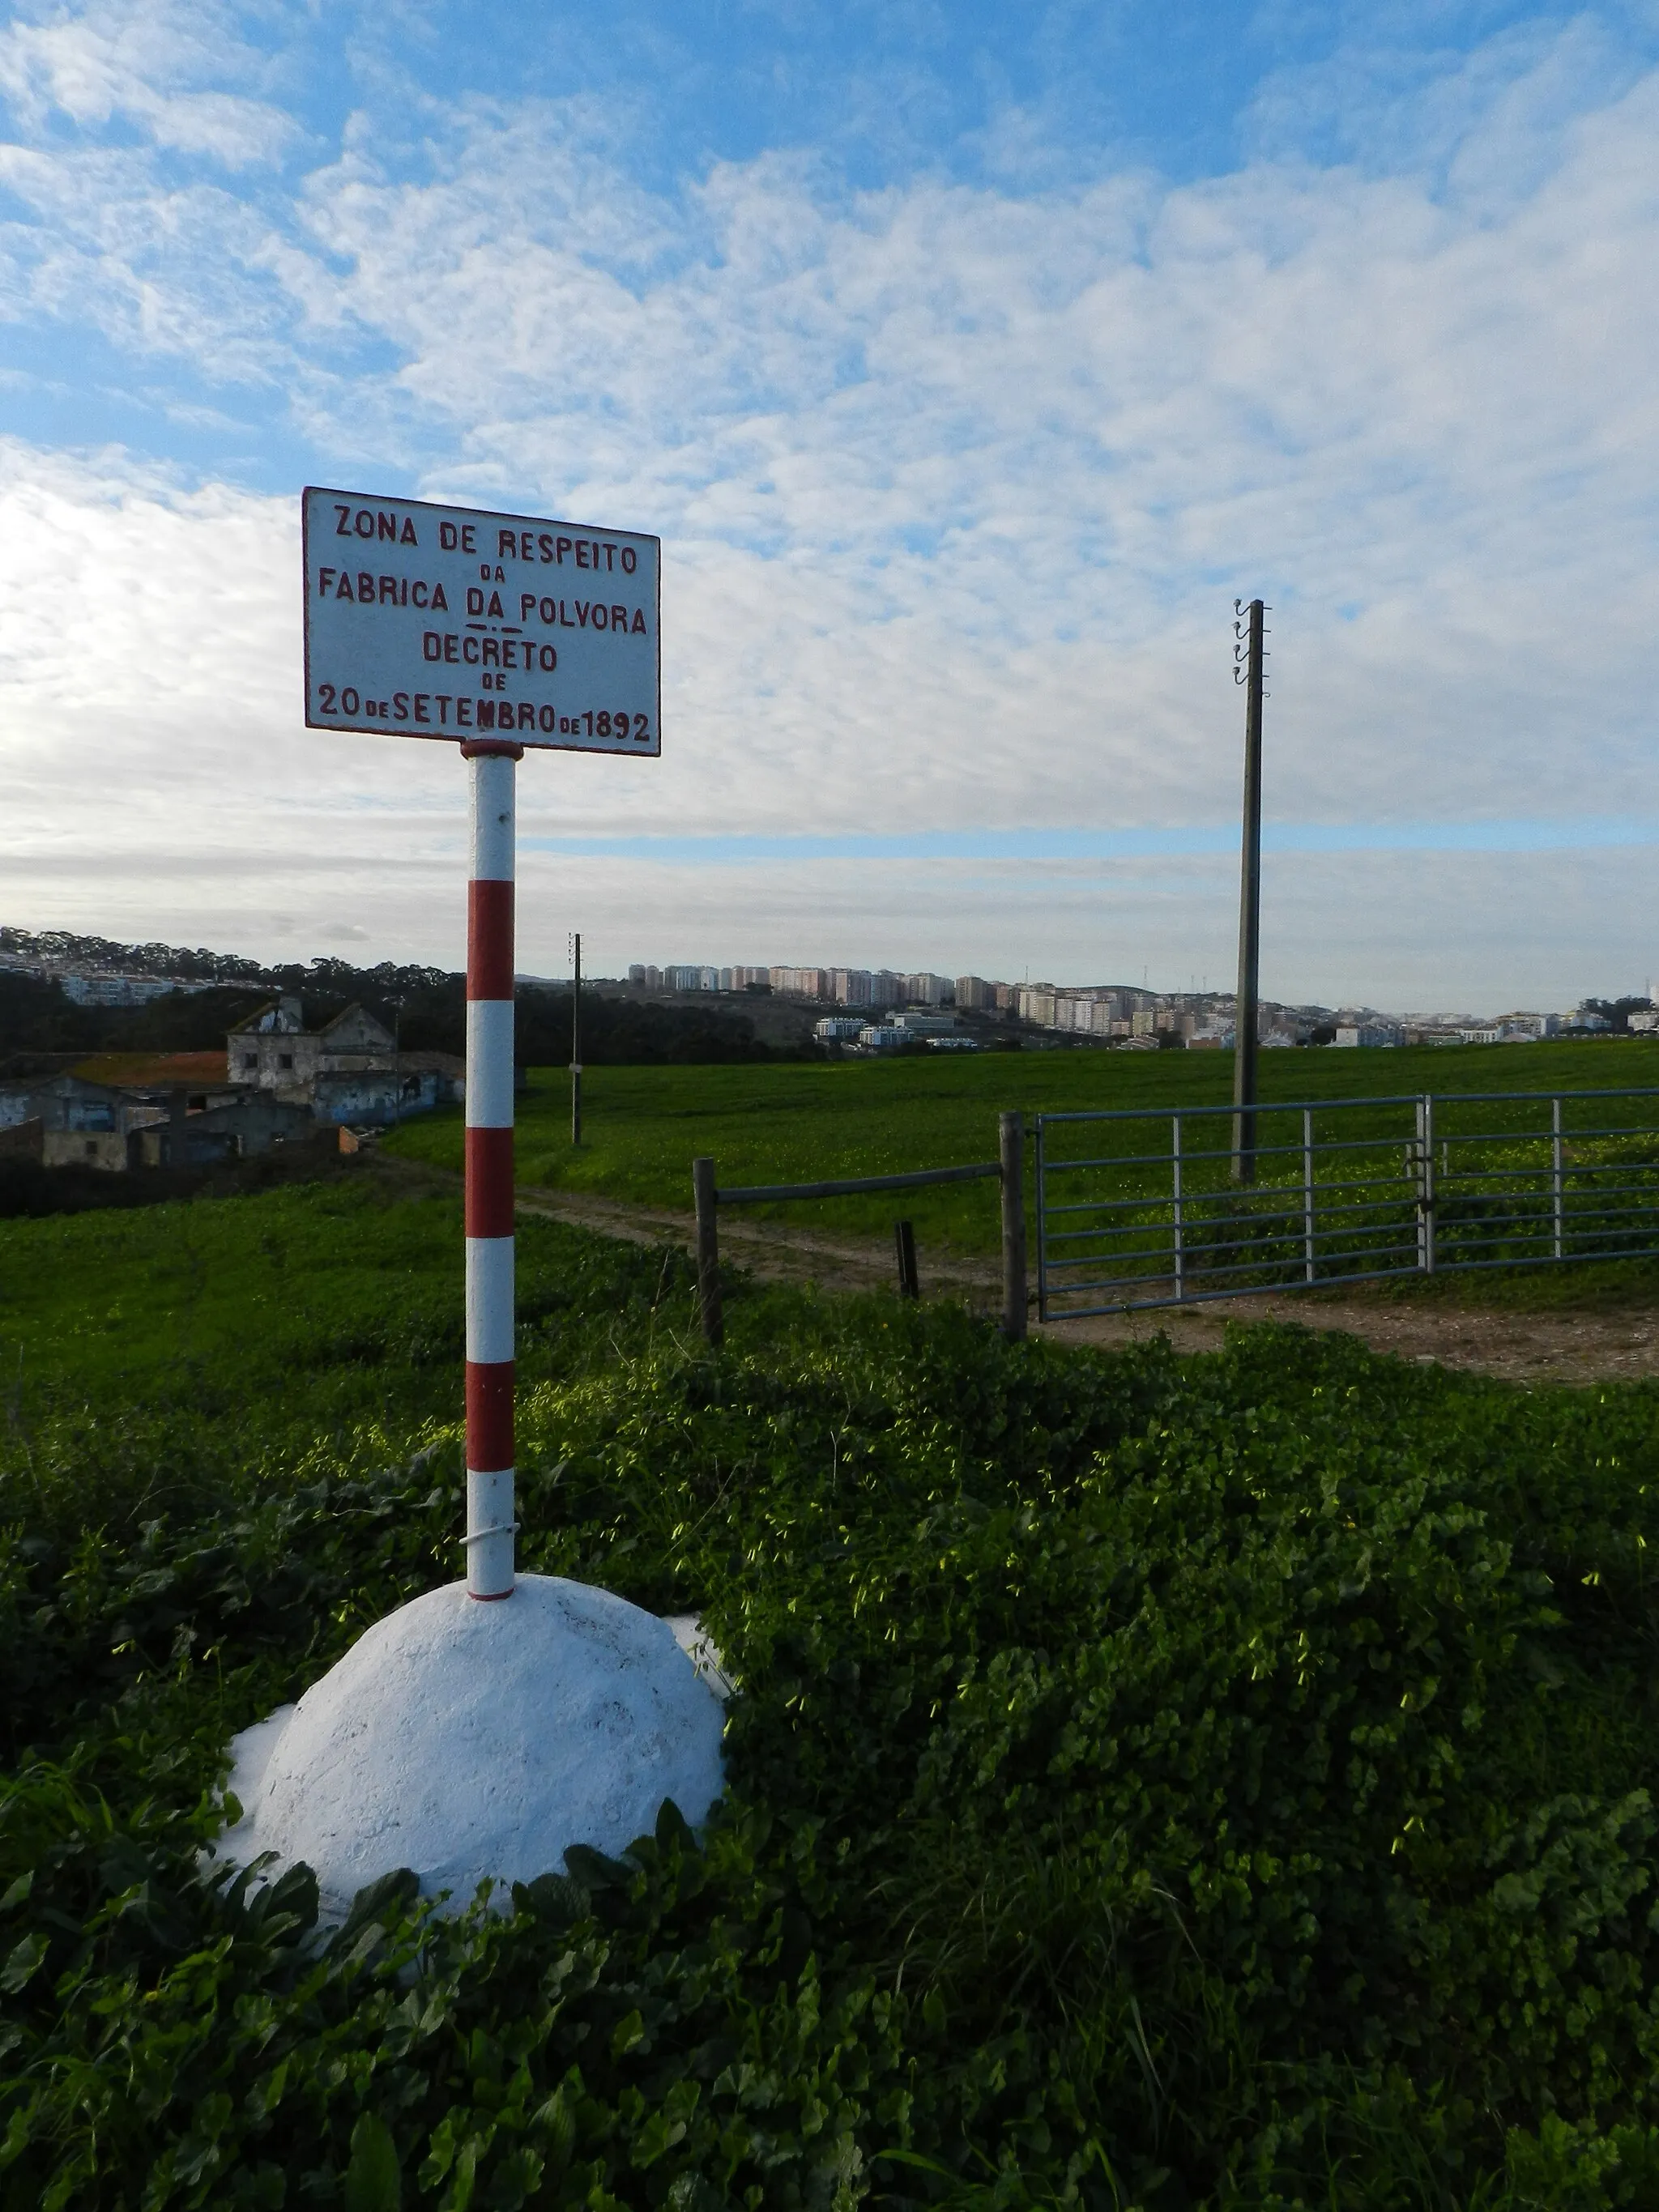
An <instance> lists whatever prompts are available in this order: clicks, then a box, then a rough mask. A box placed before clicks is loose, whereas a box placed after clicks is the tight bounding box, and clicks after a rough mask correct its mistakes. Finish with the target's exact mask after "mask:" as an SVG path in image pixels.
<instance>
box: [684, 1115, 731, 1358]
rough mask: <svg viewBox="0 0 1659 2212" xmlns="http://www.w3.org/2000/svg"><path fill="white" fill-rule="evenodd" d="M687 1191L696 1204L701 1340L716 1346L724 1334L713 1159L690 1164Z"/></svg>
mask: <svg viewBox="0 0 1659 2212" xmlns="http://www.w3.org/2000/svg"><path fill="white" fill-rule="evenodd" d="M691 1191H692V1195H693V1196H694V1198H695V1199H696V1205H697V1304H698V1307H699V1309H700V1310H701V1312H702V1334H703V1341H704V1343H705V1344H719V1343H720V1341H721V1340H722V1339H723V1338H724V1336H725V1334H726V1317H725V1316H724V1315H723V1314H722V1313H721V1311H720V1222H719V1219H718V1206H719V1194H718V1186H717V1185H716V1183H715V1181H714V1162H713V1160H711V1159H698V1160H693V1161H692V1163H691Z"/></svg>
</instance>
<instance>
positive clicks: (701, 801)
mask: <svg viewBox="0 0 1659 2212" xmlns="http://www.w3.org/2000/svg"><path fill="white" fill-rule="evenodd" d="M1656 49H1659V9H1655V8H1653V7H1646V8H1613V7H1602V8H1598V9H1585V10H1579V11H1577V12H1572V13H1567V12H1561V13H1555V14H1544V13H1540V12H1536V11H1525V10H1522V9H1516V8H1512V7H1496V6H1468V7H1456V6H1443V7H1426V6H1423V7H1412V6H1407V7H1396V8H1388V7H1383V8H1369V9H1358V8H1344V7H1322V8H1320V9H1310V8H1307V7H1295V6H1290V5H1285V6H1276V7H1267V8H1263V9H1255V10H1250V9H1242V10H1239V11H1236V12H1231V13H1227V12H1225V11H1219V10H1210V9H1197V8H1188V7H1181V6H1169V5H1165V6H1163V7H1152V6H1118V7H1110V6H1097V5H1083V4H1079V5H1072V6H1055V7H1038V6H1032V7H1027V8H1017V7H1008V6H1003V7H998V8H993V7H989V6H981V5H963V4H953V5H951V6H948V7H947V6H943V5H940V6H923V5H916V6H907V5H874V4H872V5H866V6H852V5H848V6H829V5H811V4H805V3H804V0H803V4H792V3H791V0H781V4H776V5H771V6H764V5H747V6H739V5H716V4H704V5H677V6H672V7H670V6H659V5H653V4H647V3H646V0H632V4H622V5H611V6H608V7H606V8H605V9H599V8H597V7H591V6H590V7H537V6H528V5H517V6H507V5H501V6H492V5H471V6H467V7H465V8H462V7H445V6H432V5H429V6H411V5H396V4H394V5H391V6H379V7H375V8H372V9H370V8H361V9H360V8H355V7H351V6H341V5H331V6H330V7H328V8H326V9H324V8H321V7H310V8H307V7H299V6H285V5H283V4H280V0H276V4H264V5H259V6H253V7H247V8H238V7H234V6H228V5H223V6H222V5H205V4H197V0H155V4H150V5H145V6H134V5H119V4H103V5H91V6H40V5H33V6H31V5H25V6H21V7H18V8H15V9H13V10H12V11H11V12H10V14H9V16H8V18H7V19H6V21H5V23H4V24H3V26H0V140H3V143H0V440H3V441H4V447H5V450H4V455H3V458H4V461H5V467H4V470H3V471H0V507H3V512H0V610H3V612H4V619H3V621H0V697H3V702H4V703H3V713H0V748H3V749H4V750H5V753H6V770H7V781H8V791H9V800H8V806H7V808H6V809H5V810H4V818H3V822H0V856H3V861H4V865H5V868H6V872H7V876H8V878H9V881H8V889H7V894H6V897H5V899H4V901H3V902H0V904H3V913H4V916H5V918H6V919H9V920H14V921H20V922H24V923H33V924H34V925H36V926H46V925H58V926H64V927H85V928H89V929H99V930H106V931H109V932H111V933H131V934H134V935H140V936H144V937H150V936H156V935H166V936H173V937H177V938H186V939H191V940H192V941H208V942H216V943H222V944H225V945H236V946H239V947H244V948H246V949H251V950H268V951H283V952H288V953H293V952H310V951H349V950H351V949H353V948H356V949H358V950H360V951H361V952H362V957H379V956H380V955H381V954H386V953H392V954H410V955H419V956H421V957H433V958H440V959H445V960H453V959H454V958H455V957H457V955H458V949H459V896H458V892H457V888H456V884H455V881H454V878H455V876H456V872H457V866H458V855H459V832H460V802H461V799H462V795H463V794H462V786H461V780H460V773H459V763H456V762H455V760H454V759H453V756H451V755H450V754H448V753H447V750H443V749H441V748H437V747H422V746H418V745H416V744H407V743H399V742H398V741H394V740H391V739H382V738H356V739H352V740H345V739H340V738H325V737H323V736H320V735H319V733H316V732H305V731H304V730H303V728H302V727H301V703H300V695H299V682H298V655H299V615H300V592H299V576H298V549H297V506H298V502H297V493H298V490H299V488H300V486H301V484H302V483H305V482H307V481H314V482H325V483H345V484H349V485H350V486H353V487H360V488H362V489H380V490H385V491H405V492H410V493H413V494H418V495H422V496H427V497H437V498H454V499H460V500H468V501H477V502H478V503H480V504H488V505H490V506H495V507H513V508H519V509H522V510H523V511H526V512H531V513H557V514H562V515H569V516H572V517H574V518H577V519H581V520H595V521H603V522H605V523H606V524H608V525H611V526H617V527H632V528H639V529H646V530H652V531H655V532H659V533H660V534H661V536H662V537H663V538H664V542H665V586H664V592H665V600H664V617H665V751H664V758H663V760H662V762H661V763H659V764H658V765H657V766H656V767H654V768H653V769H651V770H650V771H649V772H648V774H642V773H641V764H635V763H628V764H627V765H626V770H624V768H623V764H620V763H615V764H611V763H596V762H592V761H587V760H574V759H570V758H563V757H549V758H544V759H540V760H534V759H532V761H531V762H530V763H527V764H526V769H524V771H523V772H522V778H521V781H522V787H523V788H522V794H521V806H522V811H523V820H524V827H525V831H526V854H525V870H526V872H525V896H524V899H523V902H522V903H523V911H524V915H525V922H524V930H525V945H524V951H525V964H526V965H527V966H532V967H539V968H543V969H556V967H557V966H558V964H559V958H560V956H561V953H562V946H563V945H564V942H565V937H566V933H567V931H568V928H570V927H583V928H584V929H585V931H586V933H587V935H588V937H589V939H590V941H591V942H592V945H593V946H594V947H595V949H596V951H597V952H598V956H599V962H600V964H601V965H602V966H607V965H608V966H611V967H619V966H620V965H622V964H623V963H625V962H626V961H627V960H629V959H630V958H654V959H659V960H665V959H669V958H681V957H684V958H688V959H690V958H709V959H726V960H730V959H740V960H750V959H778V960H789V961H795V960H820V959H821V960H825V961H829V960H848V961H859V962H877V961H880V962H887V963H892V964H896V965H915V964H922V963H926V964H929V965H933V966H936V967H942V968H945V969H966V968H972V969H976V970H978V971H980V972H985V973H994V974H1018V973H1024V971H1025V970H1026V969H1028V968H1029V969H1030V970H1031V972H1033V973H1042V974H1048V975H1054V977H1055V978H1056V980H1060V981H1086V980H1109V979H1111V978H1113V977H1119V976H1128V975H1133V974H1138V973H1139V971H1141V970H1142V969H1150V970H1152V971H1153V972H1154V973H1161V974H1164V975H1167V976H1168V977H1169V979H1170V981H1171V982H1172V983H1174V982H1176V981H1182V980H1184V979H1186V978H1187V977H1188V975H1191V974H1192V973H1194V972H1207V973H1209V974H1211V975H1221V974H1225V971H1226V969H1227V968H1228V966H1229V964H1230V963H1231V941H1232V929H1233V922H1234V912H1235V904H1236V879H1235V872H1234V861H1233V856H1232V852H1231V842H1230V841H1231V823H1232V822H1233V820H1234V819H1235V817H1236V811H1237V781H1238V753H1239V739H1240V730H1239V711H1238V697H1237V694H1236V693H1235V692H1234V690H1233V689H1232V685H1231V674H1230V671H1229V666H1228V663H1229V659H1230V653H1231V605H1232V599H1233V597H1234V596H1235V594H1236V593H1244V594H1247V595H1248V594H1249V593H1250V592H1256V591H1260V592H1262V593H1263V594H1264V595H1265V596H1266V597H1267V599H1269V601H1270V602H1271V604H1272V605H1273V615H1272V617H1270V622H1271V625H1272V629H1273V638H1272V644H1273V655H1274V658H1273V664H1272V665H1273V686H1272V693H1273V696H1272V698H1271V700H1270V702H1269V706H1268V710H1267V737H1268V766H1267V811H1268V816H1269V822H1270V831H1269V837H1268V852H1269V860H1268V866H1267V911H1266V920H1265V927H1264V963H1265V969H1264V982H1265V984H1266V987H1267V988H1268V989H1269V990H1273V991H1278V992H1279V993H1282V994H1284V995H1285V996H1290V997H1297V998H1308V997H1318V998H1321V999H1323V1000H1327V1001H1331V1002H1335V1001H1339V1000H1344V1001H1355V1000H1365V1001H1370V1002H1372V1003H1377V1004H1389V1005H1395V1006H1415V1007H1427V1006H1471V1007H1473V1006H1496V1005H1498V1004H1499V1003H1500V1002H1501V1003H1503V1004H1516V1003H1524V1004H1554V1003H1557V1002H1561V1001H1570V1000H1571V999H1573V998H1576V997H1577V995H1578V994H1579V993H1580V992H1583V991H1587V990H1615V989H1622V988H1627V987H1638V986H1639V984H1640V983H1641V982H1642V981H1644V979H1645V978H1646V976H1647V975H1648V974H1649V973H1650V971H1656V970H1659V927H1656V918H1655V915H1654V911H1653V898H1652V894H1651V890H1650V879H1651V875H1652V864H1653V859H1654V848H1655V846H1656V844H1659V773H1656V763H1655V746H1654V714H1653V709H1652V706H1651V703H1650V700H1651V691H1652V675H1651V650H1650V633H1651V629H1652V620H1653V596H1654V594H1653V586H1654V580H1655V551H1656V548H1655V521H1656V504H1655V493H1656V489H1659V486H1656V476H1659V470H1656V460H1659V422H1656V401H1655V397H1654V394H1655V385H1654V379H1653V369H1652V365H1653V362H1654V360H1655V359H1656V357H1659V301H1656V288H1655V286H1654V284H1653V282H1652V271H1653V269H1654V267H1655V265H1656V248H1659V150H1656V149H1659V135H1656V125H1659V52H1656Z"/></svg>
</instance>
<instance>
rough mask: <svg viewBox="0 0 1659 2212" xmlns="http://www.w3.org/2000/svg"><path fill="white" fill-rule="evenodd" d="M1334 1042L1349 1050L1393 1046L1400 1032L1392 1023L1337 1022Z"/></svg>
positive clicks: (1396, 1042) (1398, 1040)
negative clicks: (1373, 1046) (1374, 1046)
mask: <svg viewBox="0 0 1659 2212" xmlns="http://www.w3.org/2000/svg"><path fill="white" fill-rule="evenodd" d="M1336 1042H1337V1043H1338V1044H1339V1045H1342V1046H1345V1047H1346V1048H1350V1049H1352V1048H1355V1047H1367V1046H1372V1045H1395V1044H1398V1043H1399V1042H1400V1031H1399V1030H1397V1029H1396V1028H1395V1025H1394V1024H1393V1023H1392V1022H1339V1023H1338V1024H1337V1025H1336Z"/></svg>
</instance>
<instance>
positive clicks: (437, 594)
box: [432, 584, 449, 615]
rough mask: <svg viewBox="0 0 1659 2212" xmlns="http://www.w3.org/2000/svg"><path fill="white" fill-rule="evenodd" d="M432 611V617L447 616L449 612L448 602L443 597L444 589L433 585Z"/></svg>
mask: <svg viewBox="0 0 1659 2212" xmlns="http://www.w3.org/2000/svg"><path fill="white" fill-rule="evenodd" d="M432 611H433V613H434V614H435V615H447V613H448V612H449V602H448V600H447V599H446V598H445V597H444V587H443V586H442V585H441V584H435V585H434V586H432Z"/></svg>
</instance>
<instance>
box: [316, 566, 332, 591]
mask: <svg viewBox="0 0 1659 2212" xmlns="http://www.w3.org/2000/svg"><path fill="white" fill-rule="evenodd" d="M334 576H335V571H334V570H333V569H332V568H319V570H318V571H317V596H318V598H319V599H326V598H327V597H328V592H329V586H330V585H331V584H332V582H333V581H334Z"/></svg>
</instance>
